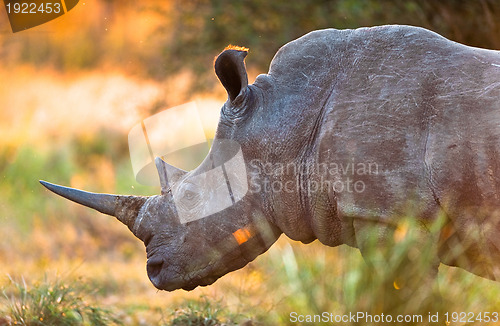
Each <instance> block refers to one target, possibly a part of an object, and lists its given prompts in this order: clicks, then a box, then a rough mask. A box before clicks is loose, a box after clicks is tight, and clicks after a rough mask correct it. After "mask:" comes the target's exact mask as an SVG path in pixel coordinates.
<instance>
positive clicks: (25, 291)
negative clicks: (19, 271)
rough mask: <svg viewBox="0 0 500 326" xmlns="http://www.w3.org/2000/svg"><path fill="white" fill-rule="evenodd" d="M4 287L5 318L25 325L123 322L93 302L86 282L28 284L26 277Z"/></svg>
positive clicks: (6, 320)
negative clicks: (88, 298)
mask: <svg viewBox="0 0 500 326" xmlns="http://www.w3.org/2000/svg"><path fill="white" fill-rule="evenodd" d="M9 280H10V284H9V285H8V286H6V287H5V288H4V289H3V291H2V292H3V293H2V294H3V300H2V301H3V303H4V304H3V310H4V311H2V313H3V315H4V316H6V317H4V321H5V322H6V323H8V324H13V325H22V326H66V325H68V326H70V325H82V326H83V325H85V326H86V325H89V326H90V325H92V326H104V325H119V324H121V323H120V321H119V320H118V319H117V318H116V317H114V316H113V314H112V312H111V311H110V310H107V309H105V308H102V307H100V306H98V305H94V304H89V303H87V302H86V301H85V299H84V298H83V296H85V295H87V296H90V295H92V291H90V290H89V289H88V286H87V285H86V284H85V283H74V282H70V283H69V284H66V283H65V282H63V281H62V280H60V279H58V280H55V281H52V282H49V281H44V282H43V283H38V284H34V285H32V286H28V285H27V284H26V282H25V280H24V279H22V280H21V281H15V280H13V279H12V278H9Z"/></svg>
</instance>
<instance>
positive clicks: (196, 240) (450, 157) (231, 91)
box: [41, 25, 500, 291]
mask: <svg viewBox="0 0 500 326" xmlns="http://www.w3.org/2000/svg"><path fill="white" fill-rule="evenodd" d="M247 54H248V51H247V49H245V48H238V47H229V48H227V49H225V50H224V51H223V52H221V53H220V54H219V55H218V57H217V58H216V60H215V64H214V66H215V72H216V75H217V76H218V78H219V80H220V82H221V83H222V85H223V86H224V88H225V89H226V91H227V94H228V99H227V101H226V102H225V103H224V105H223V106H222V109H221V112H220V121H219V124H218V127H217V130H216V134H215V141H214V144H213V145H212V147H211V149H210V151H209V154H208V156H207V158H206V159H205V160H204V161H203V162H202V163H201V164H200V165H199V167H197V168H196V169H194V170H192V171H189V172H186V171H183V170H181V169H178V168H175V167H173V166H171V165H169V164H167V163H166V162H164V161H163V160H162V159H161V158H157V159H156V166H157V168H158V172H159V179H160V181H161V185H162V192H161V194H160V195H157V196H151V197H139V196H123V195H112V194H98V193H90V192H85V191H81V190H77V189H72V188H67V187H63V186H59V185H55V184H52V183H48V182H45V181H41V183H42V184H43V185H44V186H45V187H46V188H48V189H49V190H51V191H53V192H54V193H56V194H58V195H61V196H63V197H65V198H67V199H70V200H72V201H75V202H77V203H80V204H82V205H85V206H88V207H90V208H93V209H96V210H98V211H99V212H102V213H104V214H108V215H112V216H115V217H117V218H118V220H119V221H121V222H123V223H124V224H126V225H127V226H128V228H129V229H130V230H131V231H132V232H133V234H134V235H135V236H136V237H137V238H139V239H140V240H141V241H143V242H144V245H145V247H146V250H147V257H148V258H147V273H148V276H149V279H150V280H151V282H152V283H153V285H154V286H155V287H156V288H158V289H161V290H167V291H173V290H176V289H180V288H182V289H185V290H192V289H194V288H196V287H197V286H207V285H210V284H212V283H213V282H215V281H216V280H217V279H218V278H220V277H222V276H223V275H225V274H227V273H229V272H231V271H234V270H237V269H240V268H242V267H244V266H245V265H246V264H248V263H249V262H251V261H252V260H254V259H255V258H256V257H257V256H258V255H260V254H262V253H264V252H265V251H266V250H267V249H268V248H269V247H270V246H271V245H272V244H273V243H274V242H275V241H276V240H277V239H278V238H279V237H280V235H281V234H282V233H284V234H285V235H286V236H287V237H289V238H290V239H293V240H296V241H301V242H303V243H310V242H312V241H314V240H316V239H317V240H319V242H321V243H322V244H324V245H326V246H332V247H334V246H339V245H341V244H347V245H349V246H352V247H356V248H359V249H360V250H361V253H362V254H364V253H365V252H367V251H369V250H371V249H373V248H370V245H369V244H370V243H372V242H369V241H368V240H367V239H368V238H369V237H370V234H376V235H377V237H378V242H377V243H378V244H379V245H381V246H383V245H384V243H390V242H391V241H388V239H387V238H388V237H390V236H389V234H391V233H390V232H389V231H388V230H390V229H391V228H393V227H394V226H395V225H398V222H399V221H400V220H401V219H403V218H404V217H406V216H409V215H411V216H413V217H414V219H415V221H416V222H417V223H416V224H415V225H416V227H418V228H419V229H420V231H421V234H422V237H423V239H424V240H425V241H430V242H432V243H435V245H436V251H435V256H433V257H430V258H431V261H432V271H435V273H437V269H438V266H439V264H440V263H444V264H447V265H451V266H459V267H461V268H463V269H466V270H468V271H470V272H472V273H474V274H477V275H479V276H482V277H485V278H489V279H492V280H499V279H500V270H499V267H500V52H498V51H494V50H486V49H479V48H474V47H470V46H466V45H462V44H459V43H456V42H453V41H450V40H448V39H446V38H444V37H442V36H440V35H438V34H436V33H434V32H431V31H429V30H426V29H423V28H418V27H410V26H399V25H391V26H379V27H372V28H359V29H355V30H337V29H325V30H318V31H313V32H310V33H308V34H306V35H305V36H302V37H300V38H298V39H296V40H294V41H291V42H290V43H288V44H286V45H284V46H283V47H281V49H280V50H279V51H278V52H277V53H276V55H275V57H274V58H273V60H272V62H271V64H270V68H269V72H268V73H267V74H261V75H259V76H258V77H257V78H256V80H255V82H254V83H253V84H250V85H249V84H248V78H247V72H246V67H245V62H244V60H245V57H246V56H247ZM226 142H229V143H230V144H232V145H231V146H227V145H224V144H225V143H226ZM238 155H239V156H238ZM234 157H239V158H240V159H239V161H238V162H236V163H235V164H233V163H231V160H232V158H234ZM211 171H215V172H214V173H213V174H210V173H211ZM235 171H236V172H235ZM221 189H222V190H221ZM228 189H229V190H228ZM221 191H222V192H221ZM221 193H222V194H226V195H227V194H229V197H228V198H229V199H227V198H224V196H223V195H220V194H221ZM227 200H229V203H230V204H229V205H222V204H221V203H222V202H223V201H227ZM219 204H220V205H219ZM207 207H209V209H207ZM186 216H187V218H186ZM442 217H444V222H443V223H442V225H441V227H440V229H439V232H437V233H433V232H431V231H430V227H429V225H431V224H432V223H434V222H435V221H437V220H438V219H439V218H442ZM457 247H461V250H460V252H459V255H457V254H456V250H455V249H456V248H457Z"/></svg>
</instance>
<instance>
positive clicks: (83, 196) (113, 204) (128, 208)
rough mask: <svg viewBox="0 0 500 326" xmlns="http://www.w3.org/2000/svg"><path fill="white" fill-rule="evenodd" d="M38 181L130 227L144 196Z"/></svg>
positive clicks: (54, 191)
mask: <svg viewBox="0 0 500 326" xmlns="http://www.w3.org/2000/svg"><path fill="white" fill-rule="evenodd" d="M40 183H41V184H42V185H43V186H44V187H45V188H47V189H49V190H50V191H52V192H53V193H55V194H57V195H59V196H62V197H64V198H66V199H69V200H71V201H74V202H75V203H78V204H81V205H83V206H87V207H90V208H93V209H95V210H97V211H99V212H101V213H103V214H107V215H111V216H115V217H116V218H118V220H120V221H121V222H122V223H124V224H125V225H127V226H128V227H129V228H132V227H133V225H134V222H135V218H136V217H137V215H138V213H139V210H140V208H141V207H142V205H143V204H144V202H145V201H146V197H137V196H120V195H110V194H99V193H93V192H87V191H83V190H78V189H73V188H69V187H64V186H59V185H56V184H53V183H50V182H46V181H42V180H40Z"/></svg>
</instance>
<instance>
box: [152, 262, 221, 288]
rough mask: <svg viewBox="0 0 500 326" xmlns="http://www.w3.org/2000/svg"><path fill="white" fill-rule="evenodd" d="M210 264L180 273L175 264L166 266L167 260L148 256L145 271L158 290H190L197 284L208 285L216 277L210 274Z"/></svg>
mask: <svg viewBox="0 0 500 326" xmlns="http://www.w3.org/2000/svg"><path fill="white" fill-rule="evenodd" d="M212 266H213V264H208V265H207V266H204V267H202V268H199V269H196V270H193V271H191V272H189V273H182V272H180V271H179V270H178V269H177V268H176V267H175V266H167V262H165V261H164V260H163V259H155V258H150V259H148V263H147V272H148V277H149V280H150V281H151V283H153V285H154V286H155V287H156V288H157V289H159V290H165V291H174V290H177V289H183V290H186V291H191V290H193V289H194V288H196V287H198V286H207V285H210V284H212V283H214V282H215V281H216V280H217V279H218V277H215V276H211V275H210V271H211V270H212Z"/></svg>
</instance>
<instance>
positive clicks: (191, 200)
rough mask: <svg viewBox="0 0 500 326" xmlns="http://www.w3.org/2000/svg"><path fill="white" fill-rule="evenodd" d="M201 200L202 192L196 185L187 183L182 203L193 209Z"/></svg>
mask: <svg viewBox="0 0 500 326" xmlns="http://www.w3.org/2000/svg"><path fill="white" fill-rule="evenodd" d="M199 202H200V194H199V193H198V189H197V187H196V186H195V185H192V184H187V185H186V187H185V188H184V189H183V191H182V197H181V205H182V206H183V208H184V209H187V210H192V209H193V208H195V207H197V206H198V204H199Z"/></svg>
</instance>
